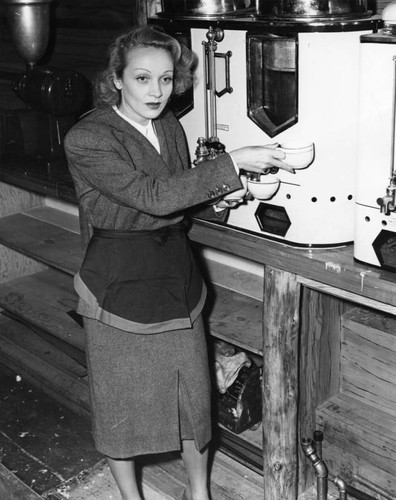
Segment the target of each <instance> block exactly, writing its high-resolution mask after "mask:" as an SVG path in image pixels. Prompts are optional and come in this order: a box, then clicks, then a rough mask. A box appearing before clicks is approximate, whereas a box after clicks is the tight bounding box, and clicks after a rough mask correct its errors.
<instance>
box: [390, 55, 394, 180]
mask: <svg viewBox="0 0 396 500" xmlns="http://www.w3.org/2000/svg"><path fill="white" fill-rule="evenodd" d="M392 60H393V65H394V77H393V87H394V92H393V110H392V113H393V114H392V137H391V155H392V156H391V164H390V175H389V177H390V178H391V179H392V177H393V176H394V175H395V134H396V56H393V57H392Z"/></svg>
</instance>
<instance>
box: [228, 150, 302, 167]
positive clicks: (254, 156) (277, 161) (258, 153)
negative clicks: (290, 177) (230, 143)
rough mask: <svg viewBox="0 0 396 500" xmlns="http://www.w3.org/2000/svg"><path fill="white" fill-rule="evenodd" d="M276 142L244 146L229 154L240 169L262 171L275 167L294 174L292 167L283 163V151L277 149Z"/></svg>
mask: <svg viewBox="0 0 396 500" xmlns="http://www.w3.org/2000/svg"><path fill="white" fill-rule="evenodd" d="M277 146H278V144H276V143H275V144H268V145H266V146H245V147H243V148H240V149H235V150H234V151H231V152H230V153H229V155H230V156H231V158H232V159H233V160H234V162H235V163H236V164H237V165H238V167H239V168H240V169H241V170H245V171H246V172H256V173H258V174H261V173H263V172H264V171H265V170H267V169H269V168H271V167H277V168H279V169H282V170H286V171H287V172H290V173H291V174H294V173H295V172H294V170H293V168H292V167H290V166H289V165H287V164H286V163H284V162H283V161H282V160H283V159H284V158H285V156H286V155H285V153H284V152H283V151H281V150H280V149H277Z"/></svg>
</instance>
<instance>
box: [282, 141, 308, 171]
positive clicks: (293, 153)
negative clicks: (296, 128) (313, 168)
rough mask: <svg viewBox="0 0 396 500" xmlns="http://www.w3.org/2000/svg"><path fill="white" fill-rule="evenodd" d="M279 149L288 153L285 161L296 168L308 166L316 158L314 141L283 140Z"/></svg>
mask: <svg viewBox="0 0 396 500" xmlns="http://www.w3.org/2000/svg"><path fill="white" fill-rule="evenodd" d="M279 149H280V150H281V151H283V152H284V153H285V155H286V156H285V158H284V159H283V161H284V162H285V163H287V164H288V165H290V166H291V167H293V168H294V169H300V168H307V167H308V166H309V165H310V164H311V163H312V161H313V159H314V145H313V142H298V141H288V142H283V143H282V144H280V146H279Z"/></svg>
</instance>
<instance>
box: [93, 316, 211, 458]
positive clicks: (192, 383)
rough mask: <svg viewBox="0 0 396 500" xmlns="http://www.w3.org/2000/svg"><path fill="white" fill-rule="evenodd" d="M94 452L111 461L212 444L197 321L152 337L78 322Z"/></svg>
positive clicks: (203, 340)
mask: <svg viewBox="0 0 396 500" xmlns="http://www.w3.org/2000/svg"><path fill="white" fill-rule="evenodd" d="M84 327H85V332H86V339H87V362H88V377H89V387H90V400H91V411H92V429H93V437H94V441H95V445H96V448H97V450H98V451H100V452H101V453H103V454H104V455H107V456H109V457H112V458H119V459H122V458H130V457H134V456H137V455H145V454H151V453H161V452H169V451H174V450H180V448H181V440H183V439H193V440H195V444H196V447H197V449H199V450H201V449H202V448H204V447H205V446H206V445H207V444H208V442H209V441H210V439H211V404H210V397H211V396H210V392H211V384H210V375H209V367H208V355H207V345H206V338H205V332H204V328H203V323H202V319H201V317H200V316H199V317H198V319H197V320H196V321H195V322H194V325H193V327H192V328H189V329H186V330H174V331H169V332H163V333H158V334H152V335H139V334H134V333H130V332H125V331H122V330H118V329H116V328H113V327H110V326H108V325H105V324H103V323H101V322H99V321H97V320H93V319H87V318H84Z"/></svg>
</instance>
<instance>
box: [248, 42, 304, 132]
mask: <svg viewBox="0 0 396 500" xmlns="http://www.w3.org/2000/svg"><path fill="white" fill-rule="evenodd" d="M247 51H248V53H247V66H248V67H247V88H248V92H247V98H248V116H249V118H250V119H251V120H253V122H254V123H255V124H256V125H258V126H259V127H260V128H261V129H262V130H264V132H265V133H266V134H267V135H269V136H270V137H274V136H275V135H277V134H279V133H280V132H282V131H283V130H286V129H288V128H289V127H291V126H292V125H294V124H295V123H297V120H298V114H297V94H298V92H297V89H298V85H297V73H298V72H297V67H298V66H297V56H298V54H297V39H296V38H295V37H285V36H277V35H272V34H266V35H249V34H248V35H247Z"/></svg>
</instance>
